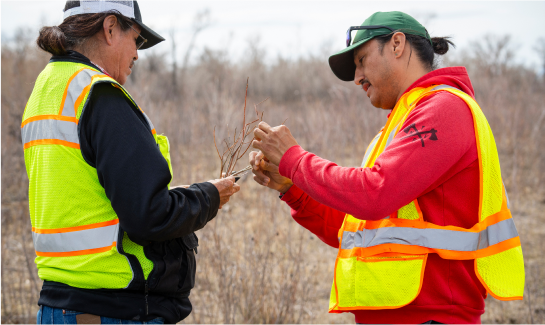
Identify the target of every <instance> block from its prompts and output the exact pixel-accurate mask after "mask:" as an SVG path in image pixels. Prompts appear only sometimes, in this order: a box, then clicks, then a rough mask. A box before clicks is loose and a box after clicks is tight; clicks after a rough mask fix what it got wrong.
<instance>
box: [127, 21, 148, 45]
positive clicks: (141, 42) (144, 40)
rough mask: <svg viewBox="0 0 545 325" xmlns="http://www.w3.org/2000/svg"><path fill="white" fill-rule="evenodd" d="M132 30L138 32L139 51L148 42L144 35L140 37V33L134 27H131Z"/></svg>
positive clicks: (137, 43)
mask: <svg viewBox="0 0 545 325" xmlns="http://www.w3.org/2000/svg"><path fill="white" fill-rule="evenodd" d="M130 27H131V29H132V30H134V31H135V32H136V34H138V38H137V39H136V49H137V50H139V49H140V48H141V47H142V45H144V43H146V42H147V41H148V40H147V39H145V38H144V37H143V36H142V35H140V33H139V32H137V31H136V29H134V28H133V27H132V26H130Z"/></svg>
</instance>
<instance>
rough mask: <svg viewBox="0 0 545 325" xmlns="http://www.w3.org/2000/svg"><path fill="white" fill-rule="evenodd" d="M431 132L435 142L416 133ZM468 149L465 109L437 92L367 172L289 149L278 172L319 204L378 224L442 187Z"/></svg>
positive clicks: (471, 140)
mask: <svg viewBox="0 0 545 325" xmlns="http://www.w3.org/2000/svg"><path fill="white" fill-rule="evenodd" d="M415 130H416V131H415ZM433 130H435V131H434V133H433V134H435V137H431V135H432V133H424V134H421V136H422V137H424V135H427V137H426V138H424V139H422V140H421V139H420V138H419V137H418V136H417V134H418V133H415V132H427V131H430V132H431V131H433ZM471 148H475V133H474V128H473V117H472V115H471V111H470V109H469V107H468V106H467V105H466V103H465V102H464V101H463V100H462V99H460V98H459V97H457V96H455V95H453V94H451V93H448V92H440V93H436V94H434V95H431V96H429V97H427V98H425V99H423V100H422V101H421V102H420V103H419V104H418V105H417V107H416V108H415V109H414V110H413V111H412V112H411V114H410V115H409V117H408V118H407V120H406V121H405V123H404V125H403V129H402V131H400V132H399V133H398V134H397V135H396V137H395V138H394V140H393V141H392V142H391V143H390V145H389V146H388V148H387V149H386V150H385V151H384V152H383V153H382V154H381V155H380V156H379V158H378V159H377V160H376V162H375V165H374V166H373V167H372V168H351V167H340V166H337V165H336V164H335V163H333V162H330V161H328V160H325V159H322V158H320V157H318V156H316V155H314V154H312V153H310V152H307V151H305V150H303V148H301V147H300V146H294V147H291V148H290V149H289V150H288V151H287V152H286V153H285V154H284V156H282V159H281V161H280V166H279V171H280V174H281V175H283V176H285V177H288V178H290V179H291V180H292V181H293V183H294V184H295V185H297V186H298V188H300V189H301V190H302V191H303V192H305V193H307V194H308V195H309V196H310V197H312V198H313V199H315V200H316V201H317V202H319V203H321V204H323V205H326V206H328V207H331V208H333V209H336V210H339V211H343V212H346V213H349V214H351V215H353V216H355V217H357V218H359V219H365V220H378V219H381V218H384V217H386V216H388V215H390V214H392V213H393V212H395V211H397V210H398V209H399V208H401V207H402V206H404V205H406V204H408V203H409V202H411V201H412V200H414V199H415V198H417V197H419V196H421V195H422V194H425V193H426V192H428V191H429V190H431V189H433V188H435V187H437V186H438V185H440V184H441V183H442V182H444V181H445V180H446V179H445V177H446V176H445V175H448V171H449V170H450V169H451V168H452V167H453V165H455V164H456V163H457V162H458V161H459V160H460V158H461V157H462V156H463V155H464V154H465V153H466V152H467V151H469V150H470V149H471Z"/></svg>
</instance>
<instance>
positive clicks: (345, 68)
mask: <svg viewBox="0 0 545 325" xmlns="http://www.w3.org/2000/svg"><path fill="white" fill-rule="evenodd" d="M372 38H373V37H369V38H366V39H362V40H361V41H359V42H357V43H354V44H352V45H350V46H349V47H347V48H345V49H343V50H342V51H340V52H338V53H336V54H333V55H332V56H330V57H329V67H330V68H331V71H333V73H334V74H335V75H336V76H337V78H339V79H341V80H342V81H353V80H354V74H355V72H356V64H355V63H354V54H353V53H354V49H355V48H357V47H359V46H361V45H363V44H365V43H366V42H368V41H369V40H370V39H372Z"/></svg>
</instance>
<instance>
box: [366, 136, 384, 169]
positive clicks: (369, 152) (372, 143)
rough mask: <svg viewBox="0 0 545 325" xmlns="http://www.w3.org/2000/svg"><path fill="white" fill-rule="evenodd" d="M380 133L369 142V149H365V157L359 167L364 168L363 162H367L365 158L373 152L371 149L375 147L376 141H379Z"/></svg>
mask: <svg viewBox="0 0 545 325" xmlns="http://www.w3.org/2000/svg"><path fill="white" fill-rule="evenodd" d="M381 134H382V132H380V133H379V134H378V135H377V136H376V137H375V138H374V139H373V141H371V144H370V145H369V148H367V151H366V152H365V155H364V156H363V161H362V162H361V167H365V162H366V161H367V158H368V157H369V155H370V154H371V152H373V149H374V148H375V145H376V144H377V141H378V139H380V135H381Z"/></svg>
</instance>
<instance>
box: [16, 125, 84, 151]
mask: <svg viewBox="0 0 545 325" xmlns="http://www.w3.org/2000/svg"><path fill="white" fill-rule="evenodd" d="M21 138H22V141H23V146H24V145H25V144H26V143H28V142H30V141H35V140H45V139H56V140H64V141H68V142H73V143H77V144H79V138H78V125H77V124H76V123H74V122H68V121H61V120H38V121H33V122H30V123H28V124H26V125H25V126H23V129H22V130H21Z"/></svg>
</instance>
